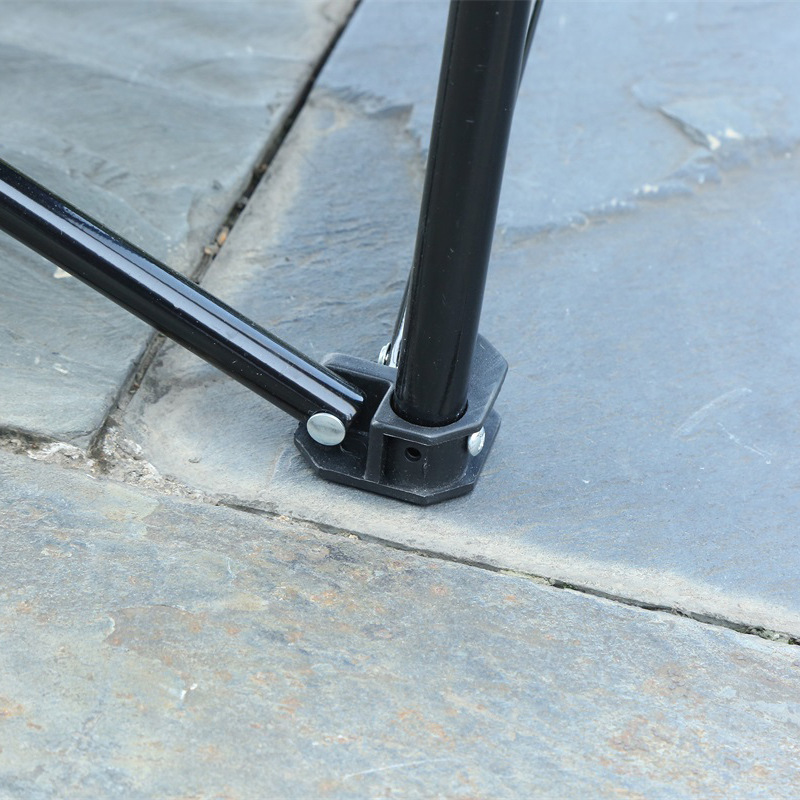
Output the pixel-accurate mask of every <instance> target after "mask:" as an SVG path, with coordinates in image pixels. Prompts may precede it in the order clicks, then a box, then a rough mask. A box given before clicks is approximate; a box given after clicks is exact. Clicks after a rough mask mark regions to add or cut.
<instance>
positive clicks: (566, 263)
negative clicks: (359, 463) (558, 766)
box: [123, 2, 800, 635]
mask: <svg viewBox="0 0 800 800" xmlns="http://www.w3.org/2000/svg"><path fill="white" fill-rule="evenodd" d="M440 18H441V21H442V22H443V10H442V8H441V7H436V6H430V5H427V4H419V3H408V4H407V3H398V4H384V3H366V4H365V5H364V6H362V7H361V8H360V9H359V11H358V13H357V14H356V16H355V18H354V20H353V23H352V27H351V28H349V29H348V31H347V32H346V34H345V36H344V37H343V39H342V40H341V43H340V46H339V47H338V48H337V50H336V52H335V53H334V55H333V57H332V59H331V61H330V62H329V65H328V66H327V67H326V69H325V70H324V71H323V73H322V75H321V77H320V82H319V86H318V88H317V89H316V90H315V91H314V93H313V94H312V97H311V99H310V101H309V103H308V104H307V106H306V108H305V110H304V112H303V114H302V115H301V117H300V119H299V120H298V124H297V126H296V128H295V129H294V131H293V134H292V136H291V138H290V140H289V141H287V143H286V146H285V147H284V148H283V149H282V151H281V153H280V155H279V158H278V159H277V161H276V163H275V164H274V166H273V169H271V171H270V173H269V175H268V178H267V180H266V181H265V183H264V184H262V186H261V187H260V188H259V190H258V192H257V194H256V195H255V197H254V200H253V202H252V203H251V205H250V207H249V208H248V210H247V213H246V215H245V216H244V217H243V218H242V220H241V221H240V224H239V225H238V226H237V228H236V230H235V232H234V234H233V236H232V237H231V239H230V240H229V244H228V245H226V247H225V249H224V250H223V252H222V254H221V256H220V258H219V259H218V260H217V263H216V265H215V267H214V269H213V270H212V272H211V274H210V275H209V278H208V281H207V285H208V286H209V288H211V289H212V291H215V292H218V293H220V294H222V295H223V296H224V297H225V298H226V299H227V300H229V301H230V302H232V303H233V304H234V305H236V306H238V307H240V308H241V309H242V310H243V311H244V312H245V313H246V314H248V315H250V316H252V317H254V318H256V319H258V320H259V321H260V322H262V323H264V324H266V325H267V326H268V327H270V328H272V329H274V330H275V331H276V332H277V333H278V334H279V335H280V336H282V337H284V338H286V339H287V340H288V341H291V342H292V343H294V344H296V345H297V346H298V347H300V348H301V349H304V350H306V351H308V352H309V353H310V354H312V355H314V356H317V357H321V356H322V355H324V354H325V353H326V352H329V351H331V350H341V351H343V352H348V353H352V354H354V355H359V356H365V357H375V356H376V355H377V352H378V350H379V348H380V346H381V345H382V344H383V343H384V342H385V341H386V339H387V338H388V336H389V333H390V329H391V325H392V322H393V319H394V314H395V312H396V308H397V306H398V304H399V295H400V292H401V290H402V286H403V283H404V280H405V275H406V272H407V268H408V264H409V262H410V256H411V252H412V248H413V238H414V229H415V224H416V215H417V204H418V198H419V192H420V187H421V178H422V169H423V158H422V153H421V151H420V145H419V137H420V136H422V135H423V131H424V129H425V127H426V125H427V119H428V117H429V115H430V108H431V106H430V104H428V105H425V101H424V100H423V103H422V105H420V106H419V107H416V106H415V107H413V108H412V106H411V105H410V103H411V101H412V100H413V95H414V94H415V92H418V93H419V95H420V96H422V97H424V98H428V101H430V100H431V99H432V94H433V91H434V88H435V73H436V58H437V57H438V56H434V55H433V53H434V52H438V45H437V42H438V39H437V37H439V36H440V34H441V30H440V29H439V28H438V27H437V24H438V23H435V22H434V20H436V19H440ZM429 22H430V24H428V23H429ZM541 25H542V27H541V31H540V33H539V36H538V39H537V42H536V47H535V51H534V53H533V55H532V57H531V61H530V64H529V75H528V77H527V79H526V82H525V84H524V89H523V96H522V98H521V100H520V104H519V107H518V113H517V117H516V121H515V129H514V137H515V138H514V142H513V143H512V151H511V153H510V156H509V172H508V178H507V181H506V189H507V190H509V187H510V190H509V191H506V194H505V195H504V200H503V209H502V210H501V223H502V225H501V229H500V233H499V235H498V237H497V239H496V246H495V254H494V261H493V266H492V272H491V275H490V285H489V289H488V293H487V298H486V303H485V314H484V322H483V332H484V333H485V335H487V337H488V338H489V339H490V340H491V341H492V343H493V344H494V345H495V346H497V347H498V348H499V350H500V351H501V352H502V353H503V354H504V355H505V356H506V357H507V358H508V360H509V362H510V367H511V370H510V373H509V377H508V379H507V382H506V386H505V388H504V389H503V392H502V394H501V396H500V400H499V404H498V408H499V410H500V411H501V413H502V415H503V418H504V423H503V424H504V427H503V428H502V429H501V432H500V436H499V439H498V441H497V443H496V444H495V449H494V451H493V452H492V454H491V456H490V460H489V463H488V465H487V471H486V472H485V474H484V476H483V477H482V479H481V481H480V483H479V485H478V488H477V489H476V491H475V493H474V494H473V495H471V496H470V497H468V498H465V499H462V500H457V501H454V502H451V503H448V504H445V505H442V506H440V507H436V508H432V509H426V510H424V511H422V510H420V509H417V508H412V507H408V506H404V505H401V504H399V503H396V502H392V501H388V500H383V499H380V498H377V497H373V496H370V495H366V494H361V493H358V492H355V491H353V490H349V489H344V488H339V487H336V486H332V485H328V484H325V483H323V482H321V481H319V480H317V479H316V478H314V477H313V476H312V475H311V474H310V471H309V470H308V469H307V468H306V466H305V465H304V464H303V463H302V462H301V460H300V458H299V456H298V455H297V454H296V453H295V451H294V449H293V445H292V441H291V431H292V428H293V423H292V422H291V420H288V419H287V418H286V417H284V416H282V415H281V414H280V413H279V412H276V411H274V410H273V409H271V408H269V407H267V406H266V405H265V404H263V403H262V402H261V401H260V400H259V399H258V398H255V397H251V396H249V395H248V394H247V392H246V391H245V390H243V389H240V388H238V387H235V386H232V385H231V383H230V381H227V380H225V379H224V378H222V377H220V376H218V375H217V374H216V373H215V372H214V371H213V370H212V369H211V368H209V367H206V366H205V365H203V364H201V363H200V362H199V361H197V360H196V359H194V358H193V357H191V356H188V355H186V354H184V353H181V352H179V351H178V349H177V348H166V349H165V350H164V351H163V353H162V354H161V358H160V360H159V362H158V363H157V364H156V365H155V368H154V369H152V370H151V371H150V373H149V375H148V377H147V380H146V382H145V384H144V386H143V390H142V391H141V392H140V394H139V395H138V397H137V398H136V400H135V401H134V403H133V405H132V406H131V408H130V409H129V413H128V415H127V418H126V420H125V427H124V431H123V438H128V439H132V440H134V441H135V442H137V443H139V444H140V445H141V446H142V447H143V453H142V454H141V456H142V458H143V459H144V461H146V462H150V463H151V464H152V465H154V467H155V469H157V470H158V471H160V472H161V473H163V474H165V475H167V476H171V477H173V478H175V479H177V480H178V481H180V482H183V483H185V484H187V485H189V486H192V487H197V488H200V489H202V490H203V491H205V492H208V493H211V494H216V495H229V496H232V497H233V498H235V501H236V502H238V503H242V504H246V505H254V506H261V507H264V508H269V509H274V510H278V511H280V512H281V513H286V514H291V515H293V516H296V517H299V518H304V519H313V520H318V521H320V522H323V523H325V524H331V525H336V526H339V527H341V528H344V529H348V530H356V531H359V532H361V533H364V534H366V535H370V536H374V537H378V538H381V539H385V540H391V541H394V542H399V543H402V544H403V545H405V546H410V547H414V548H419V549H430V550H435V551H438V552H442V553H448V554H451V555H454V556H457V557H459V558H464V559H469V560H472V561H478V562H488V563H491V564H494V565H497V566H501V567H503V568H509V569H515V570H523V571H526V572H530V573H534V574H538V575H544V576H547V577H548V578H554V579H558V580H561V581H566V582H569V583H575V584H581V585H586V586H590V587H592V588H593V589H595V590H598V591H602V592H606V593H610V594H613V595H619V596H623V597H634V598H636V599H638V600H640V601H645V602H648V603H653V604H657V605H668V606H673V607H677V608H680V609H683V610H686V611H688V612H691V613H695V614H700V615H707V616H711V617H715V616H721V617H725V618H727V619H730V620H733V621H736V622H739V623H744V624H747V625H754V626H765V627H767V628H775V629H778V630H782V631H788V632H790V633H792V634H794V635H797V634H798V633H800V588H799V585H798V582H797V580H796V576H797V574H798V569H800V549H798V545H797V540H796V535H795V532H796V520H797V517H798V499H797V498H798V494H797V486H798V484H800V461H798V456H797V453H798V452H800V438H798V431H799V430H800V428H798V424H797V411H796V409H797V408H798V406H800V384H799V383H798V378H797V375H798V349H797V342H798V341H799V340H800V330H799V329H798V322H797V313H796V309H797V307H798V302H800V284H799V283H798V278H797V271H796V269H795V266H794V264H795V250H796V242H797V240H798V234H799V233H800V230H798V225H797V219H798V218H800V199H798V197H797V193H796V192H795V191H794V188H793V187H794V186H796V185H797V181H798V178H800V175H798V166H797V161H796V158H794V156H795V153H796V143H797V139H798V133H800V96H799V95H800V85H798V84H797V82H796V81H795V80H794V77H793V76H794V75H795V74H796V72H797V70H796V69H791V68H790V66H789V65H797V62H798V51H797V48H796V47H795V45H794V34H795V33H796V30H797V21H796V18H795V15H794V14H792V13H791V9H790V7H789V6H787V5H786V4H775V5H768V6H757V7H755V6H749V5H748V6H736V7H733V6H728V5H723V4H711V5H703V4H700V5H696V6H695V5H694V4H686V3H684V4H680V5H679V6H662V5H659V4H645V5H641V6H640V5H633V4H628V3H622V4H569V3H558V2H554V3H552V4H549V5H548V6H547V8H546V10H545V12H544V15H543V17H542V22H541ZM767 30H771V31H773V32H774V35H772V36H770V37H767V36H766V35H763V36H761V35H759V34H760V33H764V34H765V32H766V31H767ZM613 31H618V35H615V36H614V37H611V32H613ZM382 37H383V38H382ZM389 38H392V40H393V41H395V45H394V46H393V47H390V46H388V44H387V46H382V44H383V43H385V42H387V41H388V39H389ZM611 38H613V40H614V41H615V47H614V48H609V47H608V46H607V43H608V41H609V40H610V39H611ZM375 41H377V42H378V44H379V45H381V46H375ZM406 42H408V43H409V48H410V49H409V50H408V53H407V52H406V49H405V43H406ZM399 43H403V45H404V46H403V47H401V46H400V44H399ZM429 51H430V53H429ZM745 51H746V52H747V53H748V55H747V56H746V57H741V58H740V55H741V53H742V52H745ZM423 53H427V55H425V56H424V57H423V55H422V54H423ZM409 54H410V55H409ZM417 56H419V58H417ZM678 56H679V57H678ZM406 57H407V58H406ZM776 58H778V59H779V60H780V62H781V63H782V64H783V67H782V68H781V69H780V70H777V69H775V68H774V64H775V63H776V62H775V59H776ZM587 63H588V64H589V65H590V66H588V67H587ZM592 64H595V66H594V67H591V65H592ZM601 64H603V65H604V66H603V68H602V69H601V68H600V65H601ZM359 65H361V67H360V68H359ZM366 65H369V67H367V66H366ZM690 65H691V68H690ZM406 67H407V68H406ZM423 71H424V72H425V74H426V75H427V74H428V73H431V74H432V75H433V77H429V78H426V79H425V80H422V78H420V77H419V76H420V75H421V74H422V72H423ZM348 81H349V83H348ZM415 87H418V88H415ZM365 165H369V167H368V168H365ZM522 186H527V187H528V188H527V190H526V192H525V193H522V194H520V187H522ZM515 187H516V188H515ZM548 209H549V210H548Z"/></svg>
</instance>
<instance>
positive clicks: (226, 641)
mask: <svg viewBox="0 0 800 800" xmlns="http://www.w3.org/2000/svg"><path fill="white" fill-rule="evenodd" d="M0 483H1V484H2V487H3V495H4V501H5V502H4V505H3V508H2V510H0V529H1V530H2V534H3V535H2V555H3V557H2V559H0V795H2V796H3V797H4V798H9V800H13V799H14V798H20V800H21V799H22V798H24V799H25V800H40V799H42V800H43V799H44V798H60V797H65V796H68V797H70V798H96V797H111V796H124V797H126V798H130V799H131V800H137V799H138V798H141V799H142V800H144V799H145V798H147V799H148V800H149V798H153V797H160V798H179V797H180V798H188V797H193V798H208V800H210V799H211V798H222V797H225V798H231V800H233V799H235V798H255V797H258V798H281V799H282V800H286V799H288V798H298V799H300V798H302V799H303V800H305V798H311V797H314V798H324V797H330V798H354V797H409V798H410V797H426V798H464V800H466V799H467V798H473V799H474V798H487V799H488V798H519V797H542V798H559V800H565V799H569V798H585V797H598V798H618V797H625V798H648V800H654V799H655V798H669V799H670V800H678V799H681V798H697V797H702V798H725V799H726V800H731V799H733V798H747V800H753V799H754V798H769V799H770V800H775V799H776V798H787V799H788V798H794V797H795V796H796V786H797V782H798V780H800V771H799V770H798V763H800V761H798V757H799V756H800V744H799V743H800V711H798V709H800V681H799V680H798V678H799V677H800V656H798V648H797V647H794V646H789V645H783V644H778V643H774V642H767V641H765V640H763V639H759V638H757V637H754V636H746V635H743V634H738V633H734V632H732V631H730V630H724V629H720V628H717V627H713V626H708V625H701V624H699V623H696V622H692V621H689V620H684V619H680V618H678V617H675V616H673V615H667V614H663V613H657V612H650V611H642V610H640V609H634V608H630V607H626V606H622V605H620V604H618V603H613V602H610V601H607V600H601V599H598V598H594V597H587V596H585V595H581V594H578V593H575V592H570V591H562V590H557V589H553V588H551V587H546V586H542V585H539V584H537V583H535V582H533V581H531V580H529V579H525V578H520V577H513V576H509V575H501V574H497V573H492V572H488V571H486V570H482V569H477V568H473V567H468V566H464V565H459V564H454V563H449V562H444V561H437V560H434V559H429V558H422V557H420V556H415V555H411V554H407V553H400V552H397V551H393V550H389V549H387V548H385V547H380V546H377V545H373V544H369V543H365V542H359V541H353V540H352V539H351V538H348V537H342V536H335V535H331V534H326V533H322V532H320V531H319V530H315V529H314V528H313V527H311V526H309V525H303V524H292V523H291V522H290V521H288V520H286V519H285V518H275V517H264V516H258V515H253V514H248V513H243V512H237V511H233V510H230V509H227V508H222V507H217V506H210V505H203V504H199V503H193V502H188V501H185V500H181V499H177V498H174V497H168V496H163V495H157V494H153V493H148V492H144V491H142V490H140V489H135V488H131V487H129V486H124V485H121V484H117V483H113V482H108V481H106V480H104V479H97V478H93V477H91V476H90V475H87V474H83V473H81V472H78V471H74V470H68V469H63V468H60V467H55V466H52V465H48V464H45V463H36V462H35V461H33V460H31V459H29V458H26V457H25V456H19V455H10V454H8V453H5V454H0ZM421 524H423V525H424V522H423V523H421Z"/></svg>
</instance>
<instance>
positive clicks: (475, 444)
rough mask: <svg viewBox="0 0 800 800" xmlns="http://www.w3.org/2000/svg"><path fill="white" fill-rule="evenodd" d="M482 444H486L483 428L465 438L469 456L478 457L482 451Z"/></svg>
mask: <svg viewBox="0 0 800 800" xmlns="http://www.w3.org/2000/svg"><path fill="white" fill-rule="evenodd" d="M484 444H486V431H485V430H484V429H483V428H481V429H480V430H479V431H475V433H473V434H471V435H470V436H469V437H468V438H467V450H469V454H470V455H471V456H476V455H478V453H480V451H481V450H483V446H484Z"/></svg>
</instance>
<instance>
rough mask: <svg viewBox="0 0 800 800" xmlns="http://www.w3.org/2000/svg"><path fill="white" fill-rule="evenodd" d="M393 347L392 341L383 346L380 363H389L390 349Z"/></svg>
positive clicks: (379, 356)
mask: <svg viewBox="0 0 800 800" xmlns="http://www.w3.org/2000/svg"><path fill="white" fill-rule="evenodd" d="M391 349H392V343H391V342H387V343H386V344H385V345H384V346H383V347H381V351H380V353H378V363H379V364H388V363H389V351H390V350H391Z"/></svg>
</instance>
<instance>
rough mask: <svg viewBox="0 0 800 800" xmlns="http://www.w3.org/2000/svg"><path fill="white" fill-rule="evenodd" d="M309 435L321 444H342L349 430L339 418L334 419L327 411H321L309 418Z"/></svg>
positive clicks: (307, 427) (307, 425)
mask: <svg viewBox="0 0 800 800" xmlns="http://www.w3.org/2000/svg"><path fill="white" fill-rule="evenodd" d="M306 430H307V431H308V435H309V436H310V437H311V438H312V439H313V440H314V441H315V442H319V443H320V444H327V445H334V444H341V442H342V440H343V439H344V435H345V433H347V429H346V428H345V427H344V422H342V421H341V420H340V419H339V417H334V416H333V414H329V413H328V412H327V411H320V412H318V413H316V414H314V415H312V416H310V417H309V418H308V422H306Z"/></svg>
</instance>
